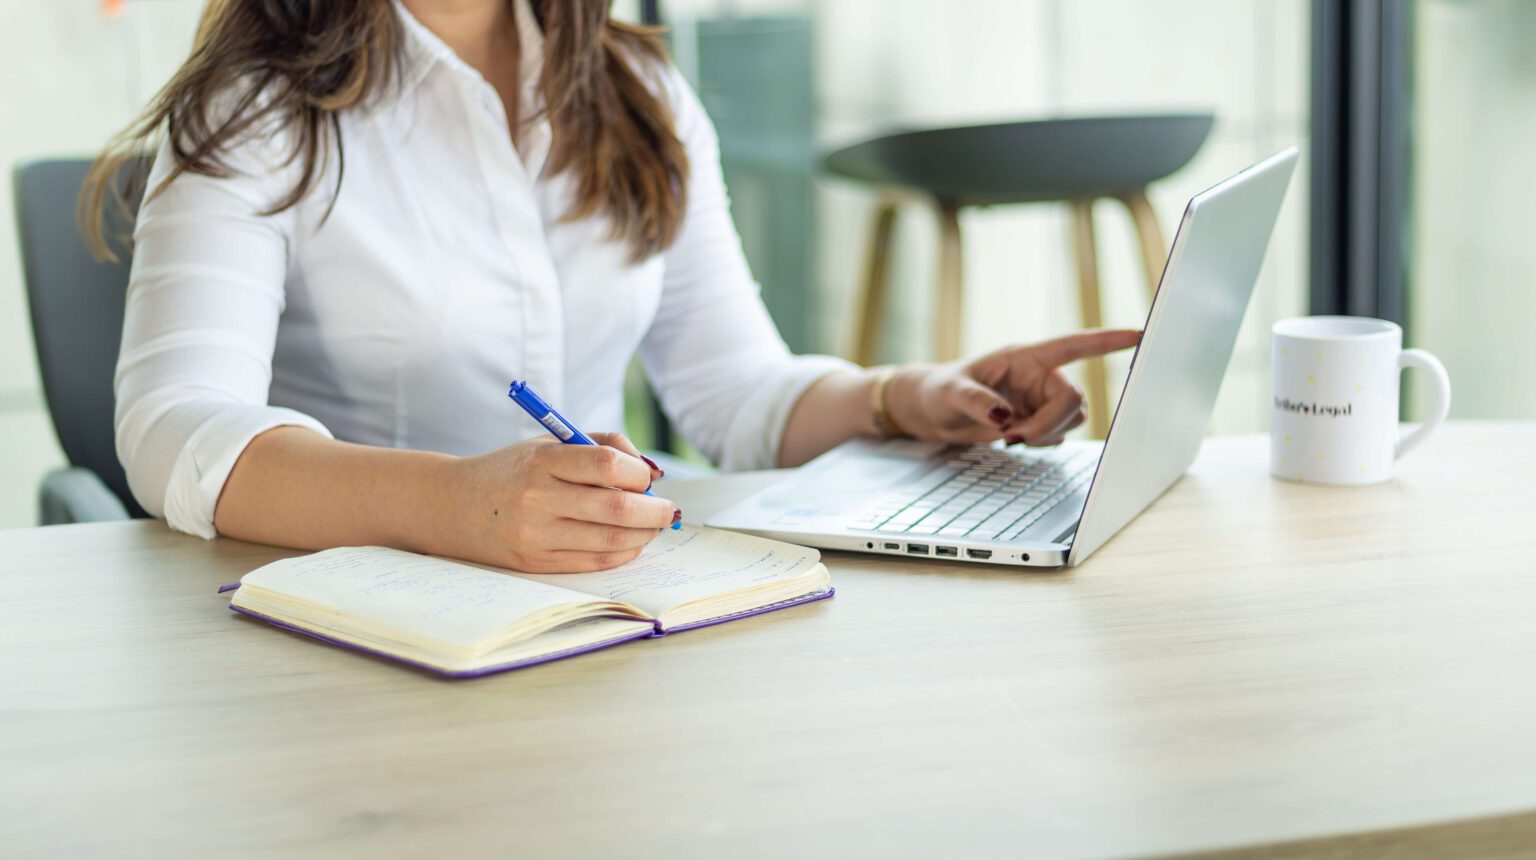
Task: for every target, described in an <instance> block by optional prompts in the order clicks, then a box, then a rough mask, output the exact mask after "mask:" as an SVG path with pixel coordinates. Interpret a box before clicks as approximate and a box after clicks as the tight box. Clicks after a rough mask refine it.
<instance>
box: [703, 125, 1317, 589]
mask: <svg viewBox="0 0 1536 860" xmlns="http://www.w3.org/2000/svg"><path fill="white" fill-rule="evenodd" d="M1295 165H1296V149H1295V148H1294V147H1293V148H1291V149H1287V150H1286V151H1284V152H1281V153H1279V154H1277V155H1275V156H1273V157H1271V158H1268V159H1266V160H1265V161H1262V162H1260V163H1258V164H1256V165H1254V166H1253V167H1250V168H1248V169H1247V170H1244V171H1243V172H1242V173H1239V174H1238V175H1236V176H1234V177H1232V178H1231V179H1228V180H1227V181H1225V182H1223V183H1221V184H1220V185H1217V186H1215V187H1214V188H1211V189H1209V190H1207V191H1203V192H1201V193H1200V194H1197V195H1195V197H1194V199H1192V200H1190V201H1189V206H1188V207H1187V208H1186V209H1185V210H1184V218H1183V220H1182V221H1181V222H1180V223H1179V231H1178V234H1177V235H1176V236H1174V240H1173V249H1172V251H1170V252H1169V255H1168V262H1167V265H1166V266H1165V267H1164V269H1163V277H1162V281H1161V283H1160V284H1159V286H1158V290H1157V295H1156V296H1155V297H1154V298H1153V300H1152V307H1151V309H1150V311H1149V312H1148V314H1147V323H1146V326H1145V330H1144V334H1143V335H1142V338H1141V344H1140V345H1139V346H1138V347H1137V349H1136V353H1135V355H1134V356H1132V359H1131V369H1130V374H1129V375H1128V376H1127V378H1126V382H1125V388H1124V390H1123V391H1122V392H1121V395H1120V405H1119V408H1118V409H1117V410H1116V412H1115V416H1114V421H1113V423H1112V424H1111V426H1110V431H1109V435H1108V437H1107V438H1106V439H1105V440H1104V442H1102V443H1098V442H1078V441H1071V442H1067V443H1065V444H1063V445H1061V446H1059V447H1056V448H1049V449H1034V450H1030V449H1022V448H1006V447H1002V446H1001V445H999V444H993V445H977V446H955V445H943V444H935V443H925V442H916V441H913V440H891V441H887V442H870V441H855V442H849V443H847V444H844V445H840V446H838V447H837V448H835V449H833V450H831V451H829V452H827V453H826V454H823V455H822V456H820V457H818V458H816V459H815V460H812V461H811V462H810V463H807V464H806V465H805V466H803V467H801V468H800V469H797V470H796V471H795V473H794V475H793V476H792V477H790V478H789V479H788V480H786V481H784V482H782V483H780V484H777V485H775V486H773V487H770V488H769V489H767V490H764V491H763V492H760V493H758V494H756V495H754V496H751V497H749V498H747V499H745V500H743V501H742V502H741V503H740V504H737V505H735V506H734V507H732V508H730V509H729V510H726V511H724V512H723V513H721V514H719V515H718V516H715V517H713V518H711V519H710V520H709V521H708V523H707V524H708V525H711V526H717V527H719V528H727V529H735V530H738V531H744V532H750V533H753V534H759V535H765V536H767V537H773V538H778V539H781V540H786V541H791V542H794V543H800V544H806V545H808V546H815V547H822V548H824V549H841V550H855V551H861V552H874V553H885V554H889V555H904V556H913V555H915V556H925V557H934V558H944V559H953V560H956V561H968V562H974V563H981V564H1005V565H1026V566H1038V567H1059V566H1062V565H1076V564H1080V563H1081V562H1082V561H1083V560H1084V559H1086V558H1087V557H1088V556H1089V555H1090V554H1092V553H1093V551H1094V550H1096V549H1098V548H1099V547H1100V546H1102V545H1103V544H1104V542H1105V541H1107V540H1109V539H1110V538H1111V537H1113V536H1114V535H1115V533H1116V532H1118V531H1119V530H1120V529H1121V528H1122V527H1123V526H1124V525H1125V524H1126V523H1128V522H1130V521H1131V519H1132V518H1133V517H1135V516H1136V515H1137V514H1139V513H1141V512H1142V510H1144V509H1145V508H1146V507H1147V506H1148V505H1150V504H1151V503H1152V502H1153V501H1154V500H1155V499H1157V497H1158V496H1160V495H1162V493H1163V491H1165V490H1167V489H1168V488H1169V487H1170V486H1172V485H1173V483H1174V482H1175V481H1177V480H1178V479H1179V477H1180V476H1181V475H1183V474H1184V471H1185V470H1186V469H1188V468H1189V464H1190V463H1191V462H1193V461H1194V459H1195V454H1196V453H1197V452H1198V451H1199V450H1200V439H1201V436H1202V435H1203V434H1204V432H1205V427H1206V424H1207V423H1208V422H1209V421H1210V417H1211V409H1212V407H1213V406H1214V405H1215V403H1216V394H1217V391H1218V390H1219V389H1220V387H1221V379H1222V376H1223V375H1224V374H1225V373H1226V368H1227V361H1228V360H1229V359H1230V358H1231V357H1232V345H1233V343H1234V342H1235V341H1236V340H1237V332H1238V327H1239V325H1240V324H1241V323H1242V319H1243V313H1244V311H1245V310H1246V309H1247V307H1248V297H1249V296H1250V295H1251V294H1252V292H1253V285H1254V281H1255V280H1256V279H1257V277H1258V274H1259V265H1260V263H1262V262H1263V260H1264V250H1265V248H1266V247H1267V246H1268V245H1269V236H1270V233H1271V232H1272V231H1273V229H1274V226H1275V219H1276V217H1277V216H1278V215H1279V212H1280V203H1281V201H1282V200H1283V199H1284V197H1285V189H1286V186H1287V185H1288V184H1289V182H1290V178H1291V172H1292V170H1293V169H1294V168H1295Z"/></svg>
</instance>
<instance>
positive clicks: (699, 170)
mask: <svg viewBox="0 0 1536 860" xmlns="http://www.w3.org/2000/svg"><path fill="white" fill-rule="evenodd" d="M396 6H397V11H398V14H399V15H400V18H401V21H402V24H403V25H404V29H405V33H406V37H407V38H406V44H405V51H404V59H405V62H404V66H403V75H402V80H401V84H402V86H401V87H400V88H399V90H398V91H394V92H391V93H390V94H389V95H388V96H387V97H384V98H380V99H377V100H375V101H374V102H372V103H371V104H369V105H368V106H366V107H359V108H355V109H349V110H347V111H345V112H343V113H342V114H341V116H340V122H341V137H342V143H343V146H344V147H345V149H344V155H345V176H344V180H343V181H342V184H341V186H340V190H339V192H337V191H336V190H335V189H336V184H335V178H336V173H335V171H336V169H337V162H338V159H337V158H336V157H335V155H336V154H335V153H334V152H333V153H332V154H331V155H332V157H331V158H330V159H329V162H328V166H327V173H326V174H325V176H324V177H323V178H322V180H321V182H320V183H319V185H318V186H317V188H316V190H315V191H314V192H312V193H311V194H309V195H308V196H307V197H306V198H305V199H304V200H303V201H301V202H300V203H299V205H298V206H296V207H294V208H291V209H288V210H286V211H283V212H280V213H277V214H272V215H264V214H261V213H263V212H265V211H267V210H268V209H269V208H270V207H271V205H272V204H273V203H274V202H275V201H277V200H278V199H280V198H281V197H282V196H283V195H284V194H285V193H286V192H287V191H288V190H290V189H291V188H292V187H293V185H294V182H295V179H296V177H295V172H296V170H297V168H298V165H297V162H296V161H292V160H289V159H288V155H289V150H290V147H289V139H288V138H287V137H286V136H285V135H284V133H283V132H282V130H280V129H274V130H272V133H271V134H268V135H262V136H260V137H259V138H258V139H254V140H250V141H246V142H244V143H241V144H240V145H239V146H237V147H235V148H234V151H233V152H231V153H229V157H228V161H229V162H230V165H231V166H232V167H233V168H235V171H236V172H235V174H234V175H232V176H229V177H217V178H216V177H208V176H200V175H191V174H186V175H182V176H180V177H178V178H177V179H175V180H174V181H173V182H172V183H171V184H170V185H169V186H168V187H167V188H166V190H165V191H164V193H162V194H160V195H159V196H156V197H154V198H152V199H150V200H149V201H147V202H146V203H145V204H144V205H143V207H142V209H141V210H140V212H139V217H138V221H137V225H136V228H135V233H134V236H135V248H134V258H133V270H132V279H131V282H130V284H129V287H128V297H127V316H126V320H125V323H124V329H123V343H122V352H121V355H120V357H119V360H118V368H117V377H116V392H117V413H116V429H117V450H118V456H119V457H120V458H121V460H122V462H123V465H124V467H125V468H126V470H127V473H128V481H129V485H130V486H131V487H132V489H133V493H134V495H135V496H136V497H137V498H138V500H139V502H140V503H141V504H142V505H143V506H144V507H145V509H146V510H148V511H150V512H151V513H154V514H157V515H163V516H164V517H165V519H166V520H167V521H168V522H169V523H170V525H171V526H172V527H173V528H176V529H179V530H181V531H184V532H189V533H192V534H196V535H201V536H203V537H212V536H213V535H214V533H215V532H214V527H213V515H214V506H215V504H216V503H217V502H218V498H219V493H220V491H221V490H222V489H223V486H224V482H225V480H226V479H227V478H228V476H229V473H230V470H231V469H232V468H233V466H234V464H235V461H236V459H237V458H238V457H239V456H240V453H241V452H242V451H243V450H244V449H245V446H246V445H247V444H249V442H250V441H251V439H252V438H254V437H255V436H256V435H257V434H259V433H261V432H263V431H265V430H268V429H270V428H272V427H276V426H280V425H297V426H301V427H308V428H310V429H312V430H314V431H316V432H318V433H323V434H326V435H328V436H333V437H334V438H338V439H345V440H348V441H352V442H358V443H364V444H369V445H380V446H391V447H397V448H415V449H422V450H433V451H443V452H448V453H453V454H476V453H481V452H485V451H489V450H493V449H495V448H498V447H501V446H504V445H507V444H510V443H512V442H516V441H519V440H521V439H526V438H529V437H533V436H538V435H540V433H541V432H542V431H541V428H539V427H538V425H536V424H535V423H534V422H532V421H531V420H530V419H529V418H528V417H527V416H526V415H525V414H523V413H522V412H521V411H519V410H518V409H517V407H516V406H515V405H514V404H513V403H512V402H511V401H509V400H508V399H507V384H508V382H509V381H510V380H512V379H514V378H525V379H528V380H529V381H530V382H531V383H532V385H533V387H534V388H535V389H537V390H538V391H539V392H540V394H542V395H543V396H544V397H545V398H546V399H547V400H548V401H549V402H551V403H553V404H555V405H556V406H557V407H559V408H560V410H561V411H562V412H564V413H565V414H566V415H567V416H568V417H570V418H571V419H572V420H573V421H574V422H575V423H576V424H577V426H579V427H582V428H583V429H586V430H589V431H597V430H610V429H621V428H622V427H623V426H624V410H623V398H622V385H623V379H624V374H625V370H626V367H627V366H628V364H629V363H630V360H631V358H632V357H633V356H634V354H635V352H636V350H637V349H638V351H639V354H640V357H641V360H642V362H643V363H644V366H645V369H646V371H647V373H648V374H649V376H650V379H651V381H652V383H653V384H654V386H655V387H656V389H657V391H658V392H659V395H660V398H661V402H662V405H663V407H664V408H665V409H666V411H667V413H668V414H669V415H671V416H672V418H673V419H674V420H675V421H676V423H677V425H678V428H679V430H680V431H681V433H682V434H683V436H685V437H686V438H687V439H688V440H689V441H691V442H692V443H693V444H694V445H695V446H697V447H698V448H699V450H701V451H702V452H703V453H704V454H705V455H707V456H708V457H709V458H710V459H711V460H713V461H714V462H716V463H717V464H719V465H720V466H721V467H723V468H727V469H731V468H761V467H768V466H771V465H773V463H774V462H775V460H776V457H777V452H778V447H779V442H780V438H781V436H782V434H783V431H784V425H785V422H786V420H787V418H788V415H789V412H790V410H791V409H792V407H793V406H794V404H795V401H796V400H797V399H798V398H799V397H800V395H801V393H802V392H803V391H804V390H805V389H806V388H807V387H809V386H810V385H811V384H812V383H813V382H814V381H816V380H817V379H819V378H820V377H822V376H823V375H825V374H827V373H828V372H830V371H832V370H835V369H837V368H840V367H846V366H848V365H846V363H844V362H841V361H839V360H837V359H834V358H829V357H825V356H799V357H797V356H792V355H791V354H790V353H789V351H788V349H786V347H785V345H784V342H783V340H782V339H781V338H780V337H779V334H778V332H777V331H776V330H775V328H774V326H773V323H772V321H771V320H770V319H769V317H768V314H767V312H766V310H765V309H764V307H763V304H762V302H761V300H760V298H759V296H758V290H757V285H756V284H755V282H754V281H753V279H752V276H751V273H750V272H749V271H748V268H747V265H746V261H745V258H744V257H743V256H742V251H741V244H740V240H739V238H738V236H737V235H736V232H735V228H734V227H733V225H732V223H731V219H730V213H729V208H728V205H729V204H728V200H727V197H726V190H725V186H724V183H723V181H722V179H721V172H720V158H719V151H718V144H717V141H716V138H715V133H714V129H713V127H712V126H711V124H710V122H709V119H708V117H707V116H706V115H705V113H704V110H703V107H702V105H700V103H699V101H698V99H697V97H696V96H695V95H694V94H693V93H692V91H691V90H690V89H689V88H688V86H687V85H686V84H685V83H684V81H683V80H682V78H681V77H680V76H679V75H678V74H677V73H676V71H675V70H673V69H671V68H667V69H660V70H657V71H658V74H657V75H656V77H657V79H658V84H657V85H658V87H659V91H660V92H662V93H663V94H664V95H665V97H666V98H667V99H668V101H669V103H670V105H671V107H672V111H673V114H674V117H675V120H676V130H677V135H678V137H679V138H680V139H681V140H682V142H683V143H684V144H685V146H686V148H687V152H688V158H689V163H690V169H691V173H690V177H689V182H688V199H687V209H686V214H685V216H684V221H683V224H682V228H681V231H680V233H679V235H678V237H677V240H676V241H675V242H674V244H673V245H672V246H671V247H669V248H668V249H666V250H665V251H663V252H662V253H660V254H657V255H655V256H653V257H651V258H649V259H647V260H645V261H643V262H641V263H638V264H635V263H632V262H631V261H630V258H629V253H630V252H629V246H628V245H627V244H626V243H624V242H623V241H622V240H614V239H613V238H611V236H610V233H609V229H610V224H609V222H608V221H607V219H606V218H601V217H594V218H585V219H582V220H578V221H568V220H565V219H564V218H563V216H564V215H565V213H566V211H567V210H568V207H569V205H570V202H571V200H572V190H573V181H572V176H571V175H570V174H569V173H562V174H561V175H558V176H547V175H544V173H543V172H542V167H543V164H544V161H545V157H546V154H547V152H548V148H549V141H550V128H549V125H548V123H547V122H543V121H534V122H532V123H530V124H528V125H525V126H524V128H523V129H522V133H521V134H520V135H519V136H518V142H517V146H516V148H514V144H513V138H512V135H511V134H510V130H509V128H508V125H507V119H506V114H505V112H504V111H503V109H502V106H501V102H500V100H499V98H498V97H497V94H496V92H495V90H494V89H493V88H492V87H491V86H490V84H489V83H487V82H486V81H485V79H484V78H483V77H482V76H481V75H480V74H479V73H478V72H476V71H475V70H474V69H472V68H471V67H469V66H468V65H467V64H465V63H464V62H463V61H462V60H460V59H459V58H458V57H457V55H455V54H454V53H453V51H452V50H450V49H449V48H448V47H447V45H445V44H444V43H443V42H442V41H441V40H439V39H438V38H437V37H436V36H434V35H433V34H432V33H431V32H430V31H428V30H427V29H426V28H425V27H423V26H422V25H421V24H420V23H418V22H417V21H416V20H415V19H414V18H412V17H411V15H410V14H409V13H408V12H407V11H405V9H404V8H403V7H400V6H399V4H398V3H397V4H396ZM517 13H518V14H517V17H518V20H519V23H520V25H521V28H522V30H523V32H522V40H523V42H522V44H523V71H524V73H523V75H522V79H523V81H524V82H525V89H524V92H523V96H522V97H523V104H524V106H525V109H526V110H527V111H528V113H527V114H525V115H533V114H534V113H535V110H536V107H537V102H536V100H535V99H536V94H535V92H534V90H533V87H532V86H531V85H530V84H531V82H532V81H533V80H534V78H535V75H536V73H537V70H538V69H539V67H540V63H541V62H542V60H541V53H540V43H541V39H540V37H539V34H538V31H537V28H536V26H534V25H533V24H532V23H531V21H532V16H531V14H530V13H529V10H528V6H527V4H526V2H520V3H519V5H518V8H517ZM169 169H170V158H169V156H168V155H167V153H166V150H165V148H164V147H162V149H161V152H160V155H159V157H158V158H157V159H156V162H155V166H154V169H153V172H152V175H151V177H150V180H149V183H150V185H149V187H150V188H155V187H157V185H158V184H159V181H160V179H161V177H163V176H165V175H166V173H167V172H168V171H169ZM333 198H334V201H333ZM333 202H334V205H333ZM327 209H329V210H330V211H329V214H328V215H327V214H326V213H327Z"/></svg>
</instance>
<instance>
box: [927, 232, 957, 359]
mask: <svg viewBox="0 0 1536 860" xmlns="http://www.w3.org/2000/svg"><path fill="white" fill-rule="evenodd" d="M938 215H939V284H938V293H937V295H936V296H935V297H934V300H935V307H934V313H933V357H934V359H935V360H937V361H951V360H953V359H956V358H959V357H960V325H961V310H962V306H963V293H964V290H965V270H964V256H963V254H962V248H961V245H960V209H959V207H957V206H953V205H951V204H948V203H942V202H941V203H939V204H938Z"/></svg>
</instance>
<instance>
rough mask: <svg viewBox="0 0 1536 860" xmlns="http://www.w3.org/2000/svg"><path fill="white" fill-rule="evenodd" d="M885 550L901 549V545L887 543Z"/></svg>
mask: <svg viewBox="0 0 1536 860" xmlns="http://www.w3.org/2000/svg"><path fill="white" fill-rule="evenodd" d="M885 548H886V549H901V544H899V543H888V544H886V545H885Z"/></svg>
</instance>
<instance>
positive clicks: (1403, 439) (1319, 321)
mask: <svg viewBox="0 0 1536 860" xmlns="http://www.w3.org/2000/svg"><path fill="white" fill-rule="evenodd" d="M1273 332H1274V333H1273V350H1274V351H1273V354H1272V357H1273V371H1272V380H1273V383H1272V386H1271V389H1270V391H1271V393H1272V397H1273V400H1272V403H1271V405H1270V421H1269V471H1270V473H1271V474H1273V475H1275V476H1276V477H1280V478H1288V479H1290V480H1294V481H1310V482H1313V483H1318V484H1377V483H1381V482H1382V481H1390V480H1392V472H1393V467H1394V465H1395V464H1396V462H1397V458H1399V457H1401V456H1403V455H1404V454H1406V453H1408V451H1409V449H1411V448H1413V447H1414V446H1415V445H1417V444H1419V443H1420V442H1422V441H1424V439H1425V438H1427V437H1428V436H1429V434H1430V433H1432V432H1434V429H1435V428H1436V427H1439V426H1440V423H1441V422H1442V421H1444V420H1445V415H1446V412H1447V411H1449V409H1450V408H1451V378H1450V376H1449V375H1447V374H1446V372H1445V365H1443V364H1441V363H1440V360H1439V359H1437V358H1435V357H1434V356H1433V355H1430V354H1429V353H1427V352H1425V351H1424V350H1422V349H1403V330H1402V329H1401V328H1399V327H1398V326H1397V324H1395V323H1391V322H1388V321H1386V320H1378V319H1370V318H1367V317H1297V318H1295V319H1288V320H1280V321H1279V322H1277V323H1275V327H1274V329H1273ZM1409 367H1415V368H1419V369H1422V370H1425V371H1428V372H1429V374H1430V376H1431V377H1433V378H1434V380H1435V393H1434V400H1433V402H1432V403H1431V404H1430V409H1429V418H1428V419H1427V420H1426V421H1425V422H1424V424H1423V425H1421V426H1420V427H1418V428H1417V429H1414V430H1410V431H1408V432H1407V433H1404V432H1403V431H1402V429H1401V428H1400V427H1399V426H1398V420H1397V415H1398V401H1399V399H1400V394H1401V390H1402V381H1401V380H1402V371H1403V370H1404V369H1405V368H1409Z"/></svg>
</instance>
